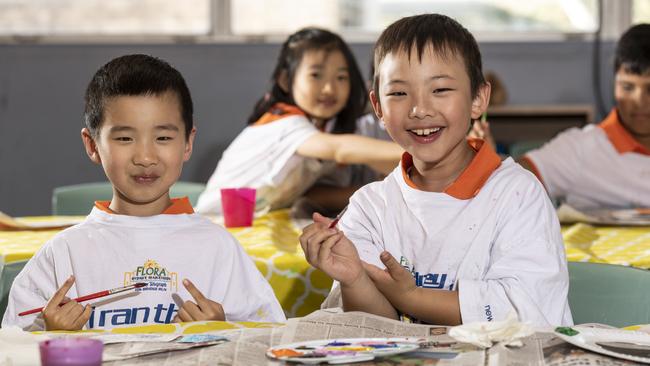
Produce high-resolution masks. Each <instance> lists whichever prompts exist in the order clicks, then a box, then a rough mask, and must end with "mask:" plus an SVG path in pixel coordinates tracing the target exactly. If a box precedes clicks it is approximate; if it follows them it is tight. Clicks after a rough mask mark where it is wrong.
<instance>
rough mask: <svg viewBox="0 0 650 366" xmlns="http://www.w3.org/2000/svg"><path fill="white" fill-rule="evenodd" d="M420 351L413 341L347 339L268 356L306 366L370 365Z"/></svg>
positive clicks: (282, 349) (309, 343)
mask: <svg viewBox="0 0 650 366" xmlns="http://www.w3.org/2000/svg"><path fill="white" fill-rule="evenodd" d="M418 348H420V346H419V344H418V343H417V342H416V340H415V339H413V338H410V339H409V338H346V339H325V340H318V341H307V342H299V343H291V344H285V345H280V346H276V347H271V348H269V349H268V350H267V351H266V356H267V357H269V358H272V359H274V360H279V361H285V362H296V363H303V364H318V363H329V364H341V363H351V362H361V361H370V360H373V359H375V358H376V357H384V356H391V355H396V354H400V353H405V352H410V351H415V350H417V349H418Z"/></svg>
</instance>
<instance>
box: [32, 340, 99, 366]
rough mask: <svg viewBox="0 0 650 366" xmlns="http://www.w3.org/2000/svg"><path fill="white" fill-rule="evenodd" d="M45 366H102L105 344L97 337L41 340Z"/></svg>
mask: <svg viewBox="0 0 650 366" xmlns="http://www.w3.org/2000/svg"><path fill="white" fill-rule="evenodd" d="M38 348H39V350H40V352H41V365H43V366H100V365H101V364H102V352H103V350H104V344H103V343H102V341H100V340H97V339H89V338H81V337H74V338H73V337H71V338H57V339H50V340H47V341H43V342H40V343H39V344H38Z"/></svg>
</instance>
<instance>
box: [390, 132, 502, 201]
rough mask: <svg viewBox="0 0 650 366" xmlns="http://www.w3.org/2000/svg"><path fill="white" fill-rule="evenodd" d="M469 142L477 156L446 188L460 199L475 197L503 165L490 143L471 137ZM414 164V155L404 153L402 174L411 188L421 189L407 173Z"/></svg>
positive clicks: (449, 193) (446, 191) (448, 192)
mask: <svg viewBox="0 0 650 366" xmlns="http://www.w3.org/2000/svg"><path fill="white" fill-rule="evenodd" d="M467 143H468V144H469V146H470V147H471V148H472V149H474V151H476V156H474V158H473V159H472V161H471V162H470V163H469V165H468V166H467V168H465V170H463V172H462V173H460V176H458V178H457V179H456V180H455V181H454V182H453V183H452V184H451V185H450V186H449V187H447V188H445V190H444V193H447V194H448V195H450V196H452V197H454V198H458V199H459V200H468V199H470V198H474V197H475V196H476V195H477V194H478V192H479V190H480V189H481V188H482V187H483V185H484V184H485V182H486V181H487V180H488V178H489V177H490V175H492V172H494V171H495V170H496V169H497V168H498V167H499V165H501V158H500V157H499V155H497V153H496V152H495V151H494V149H492V147H491V146H490V144H486V143H484V141H483V140H480V139H469V140H467ZM412 166H413V156H411V154H409V153H407V152H405V153H404V154H403V155H402V176H403V177H404V181H406V184H408V185H409V186H410V187H411V188H415V189H419V188H418V187H417V186H416V185H415V183H413V181H412V180H411V178H410V177H409V175H408V173H407V172H408V170H409V169H410V168H411V167H412Z"/></svg>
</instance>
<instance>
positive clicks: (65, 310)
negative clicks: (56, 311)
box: [61, 301, 84, 319]
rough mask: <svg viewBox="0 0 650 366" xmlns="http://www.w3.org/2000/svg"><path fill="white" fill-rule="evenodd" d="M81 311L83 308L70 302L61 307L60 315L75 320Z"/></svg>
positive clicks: (76, 303)
mask: <svg viewBox="0 0 650 366" xmlns="http://www.w3.org/2000/svg"><path fill="white" fill-rule="evenodd" d="M83 311H84V307H83V306H81V305H80V304H79V303H78V302H75V301H70V302H68V303H67V304H65V305H63V306H62V307H61V313H62V314H64V315H65V316H67V317H70V318H71V319H77V318H78V317H79V315H81V313H83Z"/></svg>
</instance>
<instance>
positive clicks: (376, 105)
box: [369, 90, 384, 119]
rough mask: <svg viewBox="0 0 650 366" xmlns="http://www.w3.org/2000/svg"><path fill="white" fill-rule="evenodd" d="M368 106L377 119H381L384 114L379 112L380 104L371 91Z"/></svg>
mask: <svg viewBox="0 0 650 366" xmlns="http://www.w3.org/2000/svg"><path fill="white" fill-rule="evenodd" d="M369 97H370V104H372V109H373V110H374V111H375V114H376V115H377V118H379V119H382V117H383V116H384V113H383V112H382V111H381V103H379V97H378V96H377V94H375V91H374V90H371V91H370V93H369Z"/></svg>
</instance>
